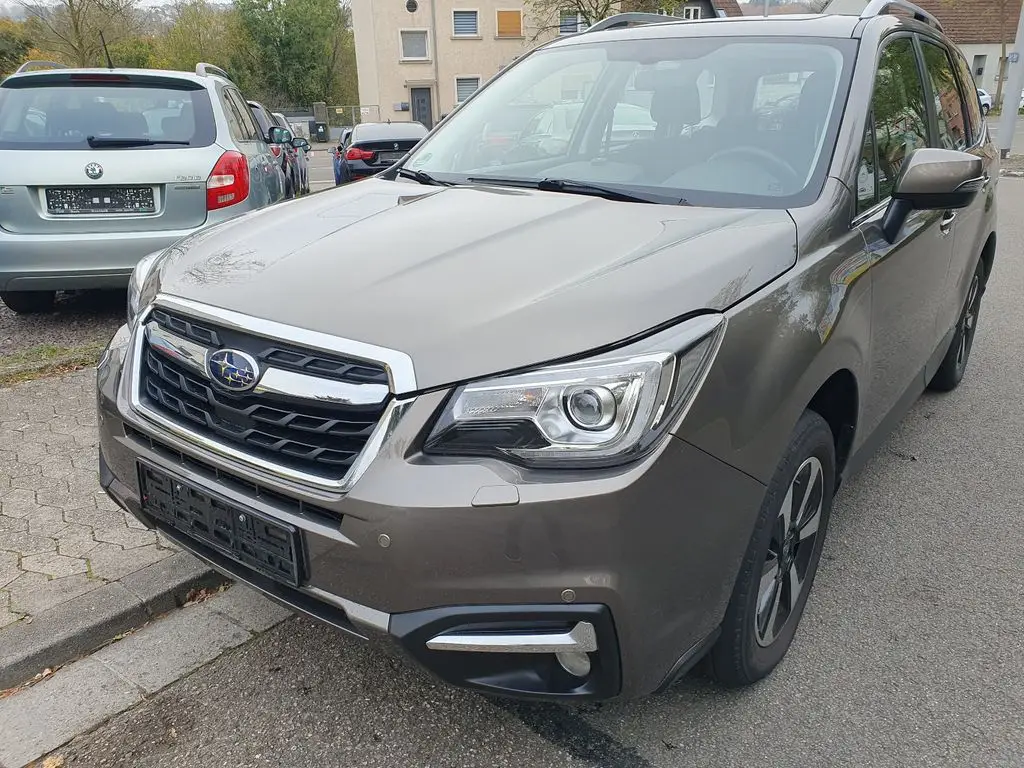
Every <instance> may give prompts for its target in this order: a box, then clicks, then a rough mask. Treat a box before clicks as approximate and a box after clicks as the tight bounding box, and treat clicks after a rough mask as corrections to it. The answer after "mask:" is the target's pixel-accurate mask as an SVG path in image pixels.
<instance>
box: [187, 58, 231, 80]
mask: <svg viewBox="0 0 1024 768" xmlns="http://www.w3.org/2000/svg"><path fill="white" fill-rule="evenodd" d="M196 74H197V75H199V76H200V77H209V76H210V75H217V76H218V77H223V78H224V79H225V80H230V79H231V75H229V74H228V73H227V72H225V71H224V70H223V69H221V68H220V67H218V66H216V65H214V64H207V63H206V62H205V61H201V62H199V63H198V64H196Z"/></svg>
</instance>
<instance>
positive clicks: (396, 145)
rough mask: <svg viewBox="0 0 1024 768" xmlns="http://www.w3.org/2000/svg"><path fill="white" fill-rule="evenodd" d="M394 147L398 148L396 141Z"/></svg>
mask: <svg viewBox="0 0 1024 768" xmlns="http://www.w3.org/2000/svg"><path fill="white" fill-rule="evenodd" d="M395 149H398V142H397V141H396V142H395Z"/></svg>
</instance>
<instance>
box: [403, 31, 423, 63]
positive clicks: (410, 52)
mask: <svg viewBox="0 0 1024 768" xmlns="http://www.w3.org/2000/svg"><path fill="white" fill-rule="evenodd" d="M400 34H401V36H402V59H403V60H407V61H426V60H427V59H428V58H429V56H428V52H427V30H425V29H403V30H402V31H401V32H400Z"/></svg>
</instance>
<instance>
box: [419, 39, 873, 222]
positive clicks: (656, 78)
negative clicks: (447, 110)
mask: <svg viewBox="0 0 1024 768" xmlns="http://www.w3.org/2000/svg"><path fill="white" fill-rule="evenodd" d="M855 53H856V42H855V41H853V40H843V39H829V38H790V37H667V38H661V39H654V40H652V39H642V40H641V39H636V40H619V41H611V42H594V43H587V42H582V41H581V42H580V43H578V44H574V45H565V46H555V47H551V48H543V49H540V50H538V51H536V52H534V53H532V54H530V55H529V56H527V57H526V58H525V59H523V60H521V61H520V62H518V63H516V64H515V65H514V66H513V67H512V68H511V69H510V70H508V71H506V72H505V73H503V74H501V75H500V76H499V77H497V78H496V79H495V80H494V81H492V82H491V83H489V84H488V85H487V86H486V87H484V88H483V89H482V90H481V91H479V92H478V93H477V94H475V95H474V96H473V97H472V99H470V100H469V101H468V102H466V103H465V104H463V105H462V106H461V107H460V108H459V109H457V110H456V111H455V112H454V113H452V114H451V115H450V116H449V117H448V119H447V121H446V122H445V123H444V124H443V125H442V126H441V127H440V128H439V130H437V131H436V132H435V133H434V135H432V136H431V137H429V138H428V139H426V140H425V141H423V142H422V143H421V144H420V145H419V146H418V147H417V148H416V150H415V151H414V152H413V154H412V155H411V157H410V158H409V159H408V161H407V162H406V164H405V166H406V167H407V168H409V169H411V170H415V171H424V172H426V173H427V174H429V175H430V176H433V177H435V178H437V179H440V180H443V181H449V182H454V183H460V182H466V181H467V180H469V179H473V180H474V181H475V182H480V181H483V182H484V183H486V180H487V179H489V178H493V179H516V180H521V181H540V180H542V179H568V180H572V181H576V182H584V183H590V184H599V185H601V186H602V187H610V188H614V189H621V190H622V191H626V192H628V191H630V190H634V191H646V192H648V193H650V194H654V195H663V196H665V197H678V198H682V199H685V200H686V201H687V202H688V203H690V204H693V205H711V206H744V207H747V206H749V207H768V208H786V207H792V206H798V205H806V204H808V203H810V202H812V201H813V200H814V199H816V198H817V196H818V194H820V191H821V186H822V184H823V183H824V178H825V175H826V172H827V167H828V163H829V161H830V159H831V155H832V149H833V146H834V143H835V136H836V133H837V131H838V124H839V121H840V119H841V117H842V111H843V105H844V104H845V102H846V92H847V87H848V83H849V79H850V71H851V69H852V64H853V58H854V55H855Z"/></svg>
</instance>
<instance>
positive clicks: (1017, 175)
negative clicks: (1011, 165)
mask: <svg viewBox="0 0 1024 768" xmlns="http://www.w3.org/2000/svg"><path fill="white" fill-rule="evenodd" d="M999 175H1000V176H1009V177H1010V178H1011V179H1020V178H1024V171H1008V170H1006V169H1005V168H1000V169H999Z"/></svg>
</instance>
